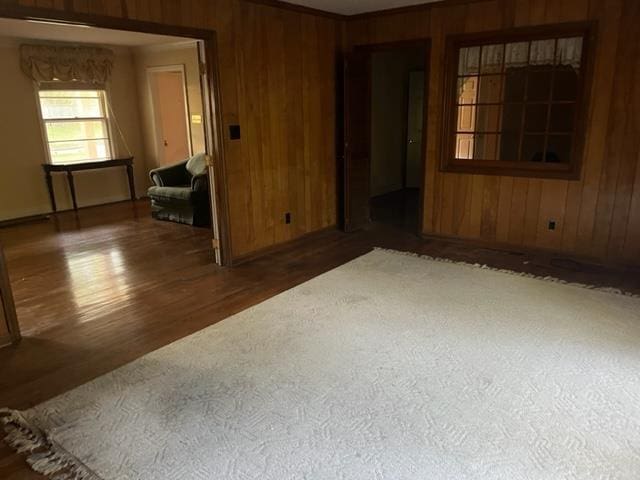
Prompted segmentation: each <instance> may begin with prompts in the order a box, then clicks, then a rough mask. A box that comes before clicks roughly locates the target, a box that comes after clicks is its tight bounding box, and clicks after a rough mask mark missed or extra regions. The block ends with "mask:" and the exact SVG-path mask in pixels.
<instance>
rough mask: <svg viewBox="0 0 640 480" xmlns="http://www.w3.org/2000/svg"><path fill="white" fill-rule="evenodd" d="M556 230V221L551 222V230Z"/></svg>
mask: <svg viewBox="0 0 640 480" xmlns="http://www.w3.org/2000/svg"><path fill="white" fill-rule="evenodd" d="M555 229H556V221H555V220H549V230H555Z"/></svg>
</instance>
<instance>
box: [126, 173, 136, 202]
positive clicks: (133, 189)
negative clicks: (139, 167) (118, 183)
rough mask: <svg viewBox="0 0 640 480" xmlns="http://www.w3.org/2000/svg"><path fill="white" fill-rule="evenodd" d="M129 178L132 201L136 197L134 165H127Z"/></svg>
mask: <svg viewBox="0 0 640 480" xmlns="http://www.w3.org/2000/svg"><path fill="white" fill-rule="evenodd" d="M127 178H128V179H129V193H130V194H131V201H132V202H133V201H135V199H136V184H135V182H134V180H133V165H127Z"/></svg>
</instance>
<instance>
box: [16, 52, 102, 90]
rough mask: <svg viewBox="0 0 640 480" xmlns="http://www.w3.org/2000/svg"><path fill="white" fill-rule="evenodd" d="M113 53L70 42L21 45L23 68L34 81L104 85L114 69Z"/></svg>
mask: <svg viewBox="0 0 640 480" xmlns="http://www.w3.org/2000/svg"><path fill="white" fill-rule="evenodd" d="M113 57H114V55H113V52H112V51H111V50H108V49H106V48H99V47H80V46H69V45H29V44H25V45H21V46H20V66H21V68H22V71H23V72H24V73H25V74H26V75H27V76H28V77H29V78H31V79H32V80H34V81H36V82H38V83H39V82H52V81H63V82H83V83H89V84H105V83H106V82H107V81H108V80H109V77H110V76H111V70H112V69H113Z"/></svg>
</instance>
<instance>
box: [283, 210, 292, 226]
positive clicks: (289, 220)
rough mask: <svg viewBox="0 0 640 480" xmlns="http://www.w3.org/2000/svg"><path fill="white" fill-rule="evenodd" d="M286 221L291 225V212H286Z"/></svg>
mask: <svg viewBox="0 0 640 480" xmlns="http://www.w3.org/2000/svg"><path fill="white" fill-rule="evenodd" d="M284 223H286V224H287V225H289V224H290V223H291V214H290V213H289V212H287V213H285V214H284Z"/></svg>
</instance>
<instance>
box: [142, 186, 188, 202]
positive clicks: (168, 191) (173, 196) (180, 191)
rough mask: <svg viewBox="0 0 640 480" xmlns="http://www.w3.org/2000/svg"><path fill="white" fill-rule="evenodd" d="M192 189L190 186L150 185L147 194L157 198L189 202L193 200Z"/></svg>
mask: <svg viewBox="0 0 640 480" xmlns="http://www.w3.org/2000/svg"><path fill="white" fill-rule="evenodd" d="M192 193H193V192H192V191H191V187H190V186H188V185H187V186H184V187H158V186H153V187H149V190H148V191H147V194H148V195H149V197H151V198H152V199H155V200H174V201H175V200H178V201H183V202H188V201H190V200H191V196H192Z"/></svg>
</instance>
